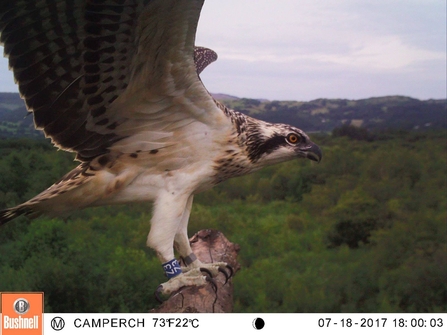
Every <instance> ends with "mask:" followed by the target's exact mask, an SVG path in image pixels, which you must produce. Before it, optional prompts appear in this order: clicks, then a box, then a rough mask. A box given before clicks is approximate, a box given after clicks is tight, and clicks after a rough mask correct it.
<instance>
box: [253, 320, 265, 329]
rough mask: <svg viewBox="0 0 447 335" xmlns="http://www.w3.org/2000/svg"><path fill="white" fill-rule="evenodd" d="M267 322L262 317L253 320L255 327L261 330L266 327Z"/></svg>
mask: <svg viewBox="0 0 447 335" xmlns="http://www.w3.org/2000/svg"><path fill="white" fill-rule="evenodd" d="M264 326H265V322H264V320H262V319H261V318H256V319H254V320H253V328H254V329H257V330H261V329H262V328H264Z"/></svg>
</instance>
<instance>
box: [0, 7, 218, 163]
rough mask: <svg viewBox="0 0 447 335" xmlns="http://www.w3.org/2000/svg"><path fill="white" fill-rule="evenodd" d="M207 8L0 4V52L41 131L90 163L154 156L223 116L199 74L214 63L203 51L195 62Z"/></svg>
mask: <svg viewBox="0 0 447 335" xmlns="http://www.w3.org/2000/svg"><path fill="white" fill-rule="evenodd" d="M202 5H203V0H70V1H58V0H34V1H29V0H14V1H2V2H1V3H0V34H1V35H0V42H1V43H2V44H3V45H4V50H5V55H6V56H7V57H8V58H9V65H10V68H11V69H12V70H13V72H14V77H15V80H16V82H17V83H18V85H19V90H20V94H21V96H22V97H23V99H24V100H25V102H26V105H27V107H28V109H29V110H30V111H31V112H33V114H34V121H35V125H36V127H37V128H39V129H43V131H44V132H45V135H46V136H47V137H51V139H52V141H53V143H55V144H56V145H57V146H58V147H60V148H62V149H64V150H68V151H74V152H77V158H78V159H79V160H81V161H90V160H92V159H93V158H95V157H98V156H100V155H102V154H104V153H107V152H108V151H109V150H110V148H111V147H112V146H116V148H119V149H122V150H124V151H130V150H131V149H132V150H133V148H134V147H135V146H131V145H130V143H135V142H139V143H140V144H141V148H140V150H154V149H157V145H159V146H160V145H163V144H160V139H164V138H166V137H167V136H169V134H170V133H171V132H172V131H173V129H175V128H176V127H181V126H182V125H184V124H187V123H188V122H189V123H191V122H193V121H196V120H200V122H205V123H206V122H209V123H213V122H214V121H215V120H214V119H213V118H215V117H217V114H216V113H218V109H217V108H216V106H215V104H214V102H213V99H212V98H211V97H210V96H209V94H208V92H207V91H206V89H205V88H204V87H203V86H202V84H201V81H200V79H199V78H198V75H197V73H198V72H200V71H202V70H203V68H204V67H206V66H207V65H208V64H209V63H210V62H212V61H214V60H215V56H214V55H215V54H214V52H212V51H211V50H209V49H200V50H198V52H197V55H196V57H194V41H195V33H196V29H197V22H198V19H199V15H200V11H201V8H202ZM195 60H196V63H197V69H196V66H195V63H194V61H195ZM192 105H194V108H192V107H191V106H192ZM188 106H190V108H188ZM205 110H206V112H205ZM217 118H219V117H217ZM143 138H144V140H143Z"/></svg>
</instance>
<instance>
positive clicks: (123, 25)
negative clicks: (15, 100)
mask: <svg viewBox="0 0 447 335" xmlns="http://www.w3.org/2000/svg"><path fill="white" fill-rule="evenodd" d="M202 5H203V0H69V1H68V0H66V1H62V0H61V1H58V0H34V1H28V0H14V1H2V2H1V4H0V33H1V35H0V41H1V43H2V44H3V46H4V50H5V56H7V57H8V58H9V65H10V68H11V69H12V70H13V72H14V78H15V80H16V82H17V83H18V86H19V90H20V94H21V96H22V98H23V99H24V100H25V102H26V105H27V108H28V109H29V111H30V112H32V113H33V115H34V122H35V126H36V128H38V129H42V130H43V131H44V133H45V135H46V136H47V137H49V138H51V140H52V142H53V143H54V144H55V145H56V146H57V147H59V148H61V149H63V150H67V151H72V152H75V153H76V159H77V160H78V161H80V165H79V166H78V167H77V168H75V169H74V170H72V171H71V172H69V173H68V174H67V175H65V176H64V177H63V178H62V179H61V180H60V181H58V182H57V183H55V184H54V185H52V186H51V187H49V188H48V189H47V190H45V191H43V192H42V193H40V194H38V195H37V196H36V197H34V198H32V199H31V200H29V201H27V202H25V203H23V204H21V205H18V206H16V207H13V208H9V209H6V210H3V211H1V212H0V224H4V223H6V222H8V221H10V220H12V219H14V218H15V217H17V216H19V215H22V214H25V215H28V216H31V217H36V216H38V215H41V214H46V215H50V216H55V215H64V214H66V213H69V212H70V211H74V210H78V209H81V208H85V207H89V206H100V205H110V204H121V203H129V202H136V201H138V202H141V201H151V202H153V203H154V206H153V216H152V219H151V228H150V232H149V235H148V237H147V245H148V246H149V247H151V248H153V249H154V250H155V251H156V253H157V256H158V258H159V259H160V261H161V263H162V265H163V268H164V271H165V274H166V275H167V277H168V278H169V280H168V281H167V282H166V283H163V284H161V286H160V287H159V289H158V292H160V293H162V294H166V295H169V294H170V293H172V292H174V291H176V290H177V289H179V288H180V287H182V286H185V285H203V284H205V283H206V282H207V279H208V280H209V278H207V277H206V276H203V275H202V273H201V271H205V272H207V273H209V274H210V275H211V276H215V275H217V274H218V272H219V269H220V270H222V268H223V267H225V264H224V263H213V264H203V263H201V262H200V260H198V259H197V257H196V256H195V255H194V254H193V253H192V250H191V247H190V244H189V239H188V235H187V226H188V219H189V215H190V211H191V206H192V202H193V197H194V195H195V194H197V193H198V192H202V191H204V190H207V189H209V188H211V187H212V186H214V185H216V184H218V183H220V182H222V181H224V180H226V179H228V178H232V177H236V176H241V175H244V174H247V173H250V172H252V171H255V170H258V169H260V168H262V167H264V166H267V165H271V164H275V163H280V162H284V161H287V160H290V159H293V158H297V157H298V158H309V159H311V160H313V161H317V162H318V161H320V159H321V150H320V149H319V147H318V146H317V145H315V144H314V143H313V142H311V141H310V139H309V137H308V136H307V135H306V134H305V133H304V132H303V131H302V130H300V129H297V128H295V127H292V126H289V125H285V124H271V123H266V122H262V121H259V120H256V119H254V118H251V117H248V116H246V115H244V114H241V113H239V112H237V111H234V110H230V109H228V108H226V107H225V106H224V105H222V104H221V103H219V102H217V101H215V100H214V99H213V98H212V97H211V95H210V94H209V93H208V91H207V90H206V88H205V87H204V86H203V84H202V81H201V80H200V77H199V74H200V72H201V71H202V70H203V69H204V68H205V67H206V66H207V65H208V64H209V63H211V62H213V61H214V60H216V58H217V56H216V54H215V53H214V52H213V51H211V50H209V49H206V48H196V47H195V34H196V29H197V23H198V20H199V16H200V11H201V8H202ZM174 248H175V249H176V250H177V252H178V254H179V255H180V257H182V258H183V260H184V261H185V264H186V266H185V267H183V268H182V267H180V265H179V263H178V262H177V260H176V259H175V255H174Z"/></svg>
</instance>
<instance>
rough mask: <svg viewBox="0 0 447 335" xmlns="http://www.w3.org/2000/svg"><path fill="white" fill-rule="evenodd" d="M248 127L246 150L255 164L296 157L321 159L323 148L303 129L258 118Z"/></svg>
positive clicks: (271, 162)
mask: <svg viewBox="0 0 447 335" xmlns="http://www.w3.org/2000/svg"><path fill="white" fill-rule="evenodd" d="M247 128H248V129H247V137H246V143H245V144H246V150H247V154H248V158H249V159H250V161H251V162H252V163H253V164H257V165H262V166H266V165H271V164H276V163H281V162H285V161H288V160H291V159H294V158H308V159H310V160H313V161H315V162H320V161H321V157H322V153H321V149H320V148H319V147H318V145H316V144H315V143H313V142H312V141H311V140H310V139H309V136H307V135H306V134H305V133H304V132H303V131H302V130H301V129H298V128H295V127H292V126H289V125H285V124H272V123H266V122H260V121H258V120H256V124H255V125H253V127H250V126H249V127H247ZM250 128H251V129H250Z"/></svg>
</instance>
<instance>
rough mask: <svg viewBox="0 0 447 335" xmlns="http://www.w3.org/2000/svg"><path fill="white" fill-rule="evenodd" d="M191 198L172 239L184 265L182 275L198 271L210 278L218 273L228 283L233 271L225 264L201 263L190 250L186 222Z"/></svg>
mask: <svg viewBox="0 0 447 335" xmlns="http://www.w3.org/2000/svg"><path fill="white" fill-rule="evenodd" d="M193 197H194V196H193V195H191V196H190V198H189V199H188V201H187V204H186V207H185V211H184V213H183V216H182V219H181V221H180V226H179V230H178V232H177V234H176V235H175V239H174V241H175V242H174V246H175V248H176V249H177V251H178V252H179V254H180V256H181V257H182V259H183V263H184V264H185V267H182V271H183V272H184V273H189V272H190V271H194V272H197V269H199V270H200V271H201V272H205V273H207V274H209V275H210V277H216V276H217V275H218V274H219V272H221V273H223V274H224V276H225V278H226V281H228V279H229V278H230V277H231V276H232V274H233V270H232V269H231V268H230V267H229V266H228V265H227V263H224V262H216V263H202V262H201V261H200V260H199V259H198V258H197V256H196V255H195V254H194V253H193V251H192V249H191V245H190V243H189V238H188V221H189V215H190V213H191V207H192V201H193ZM225 269H227V270H229V272H230V274H228V273H227V272H226V271H225Z"/></svg>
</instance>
